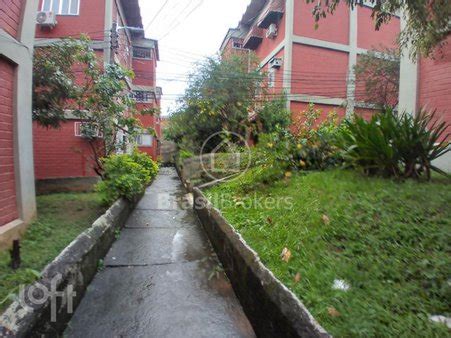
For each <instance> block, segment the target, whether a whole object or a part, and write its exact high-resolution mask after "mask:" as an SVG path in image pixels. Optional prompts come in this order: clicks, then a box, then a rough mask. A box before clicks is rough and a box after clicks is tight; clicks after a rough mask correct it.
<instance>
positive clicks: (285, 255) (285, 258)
mask: <svg viewBox="0 0 451 338" xmlns="http://www.w3.org/2000/svg"><path fill="white" fill-rule="evenodd" d="M280 257H282V260H283V261H284V262H286V263H288V261H289V260H290V258H291V251H290V250H289V249H288V248H283V250H282V253H281V254H280Z"/></svg>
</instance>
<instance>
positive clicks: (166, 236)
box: [65, 168, 255, 338]
mask: <svg viewBox="0 0 451 338" xmlns="http://www.w3.org/2000/svg"><path fill="white" fill-rule="evenodd" d="M185 193H186V192H185V190H184V188H183V186H182V185H181V183H180V180H179V178H178V176H177V174H176V172H175V170H174V169H173V168H162V169H161V170H160V174H159V175H158V177H157V178H156V180H155V182H154V183H153V184H152V185H151V186H150V187H149V188H148V189H147V190H146V194H145V195H144V197H143V198H142V200H141V201H140V202H139V203H138V205H137V207H136V209H135V210H134V211H133V213H132V214H131V215H130V217H129V219H128V220H127V222H126V225H125V228H124V229H123V231H122V232H121V234H120V237H119V239H118V240H117V241H116V242H115V243H114V244H113V247H112V248H111V250H110V251H109V253H108V254H107V256H106V257H105V262H104V264H105V268H104V270H102V271H100V272H99V273H98V274H97V275H96V277H95V278H94V280H93V282H92V283H91V285H90V286H89V287H88V290H87V292H86V294H85V296H84V298H83V300H82V302H81V303H80V305H79V307H78V308H77V310H76V312H75V314H74V316H73V318H72V320H71V322H70V323H69V326H68V328H67V330H66V332H65V335H67V336H69V337H84V338H86V337H96V338H100V337H209V338H210V337H254V336H255V334H254V332H253V330H252V327H251V326H250V324H249V322H248V320H247V318H246V316H245V315H244V313H243V310H242V308H241V306H240V304H239V302H238V300H237V298H236V296H235V294H234V292H233V289H232V287H231V285H230V282H229V281H228V280H227V278H226V277H225V275H224V273H223V272H222V268H221V265H220V263H219V261H218V259H217V257H216V255H215V253H214V251H213V249H212V247H211V244H210V242H209V241H208V239H207V237H206V235H205V233H204V231H203V229H202V227H201V225H200V224H199V221H198V219H197V217H196V216H195V214H194V212H193V210H192V209H191V207H189V205H188V203H187V201H186V200H185Z"/></svg>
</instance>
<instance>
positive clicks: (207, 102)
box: [166, 53, 263, 152]
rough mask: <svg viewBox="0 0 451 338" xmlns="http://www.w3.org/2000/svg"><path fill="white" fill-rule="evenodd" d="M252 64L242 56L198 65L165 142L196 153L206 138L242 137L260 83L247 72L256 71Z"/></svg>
mask: <svg viewBox="0 0 451 338" xmlns="http://www.w3.org/2000/svg"><path fill="white" fill-rule="evenodd" d="M255 60H256V59H255V57H254V56H253V55H252V54H249V55H248V54H247V53H246V54H245V55H243V56H236V57H230V58H226V59H219V58H207V59H205V60H204V61H203V62H201V63H200V64H199V65H198V66H197V68H196V69H195V70H194V71H193V73H192V74H191V75H190V77H189V78H190V81H189V84H188V89H187V90H186V92H185V95H184V96H183V98H182V99H181V100H180V102H179V107H178V109H177V110H176V111H175V112H174V113H173V114H172V115H171V118H170V123H169V126H168V130H167V131H166V135H167V136H168V138H169V139H171V140H173V141H175V142H177V143H178V144H179V145H180V146H181V148H184V149H187V150H190V151H193V152H197V151H199V150H200V148H201V147H202V144H203V143H204V142H205V140H206V139H207V138H208V137H209V136H210V135H213V134H215V133H217V132H220V131H222V130H225V131H229V132H235V133H237V134H240V135H243V136H244V135H245V131H246V127H247V126H248V124H249V123H248V117H249V113H250V112H251V111H253V109H254V108H255V106H256V104H257V101H258V100H257V99H256V92H257V88H260V87H261V84H262V81H263V75H262V74H260V73H259V72H257V71H250V72H249V69H255V68H256V64H255ZM211 146H212V148H214V147H215V145H214V144H212V145H211ZM207 150H209V149H207Z"/></svg>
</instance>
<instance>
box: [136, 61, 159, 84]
mask: <svg viewBox="0 0 451 338" xmlns="http://www.w3.org/2000/svg"><path fill="white" fill-rule="evenodd" d="M132 64H133V71H134V72H135V78H134V79H133V84H136V85H143V86H151V87H154V86H155V84H156V71H157V70H156V62H155V60H145V59H136V58H133V63H132Z"/></svg>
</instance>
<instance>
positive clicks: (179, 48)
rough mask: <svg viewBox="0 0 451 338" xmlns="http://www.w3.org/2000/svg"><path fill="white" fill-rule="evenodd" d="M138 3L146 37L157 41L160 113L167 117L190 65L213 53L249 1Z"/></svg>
mask: <svg viewBox="0 0 451 338" xmlns="http://www.w3.org/2000/svg"><path fill="white" fill-rule="evenodd" d="M139 3H140V6H141V16H142V19H143V24H144V28H145V29H146V37H148V38H152V39H156V40H158V41H159V49H160V62H159V63H158V67H157V86H160V87H162V88H163V98H162V101H161V106H162V107H161V110H162V114H163V115H167V114H168V112H169V111H170V109H171V107H174V104H175V100H176V98H177V95H181V94H183V93H184V91H185V87H186V76H187V74H188V73H189V72H190V70H191V69H192V67H193V65H192V64H193V62H196V61H198V60H200V59H202V58H203V57H204V56H210V55H214V54H215V53H217V51H218V49H219V47H220V45H221V42H222V40H223V39H224V36H225V34H226V33H227V30H228V29H229V28H231V27H236V26H237V24H238V22H239V20H240V19H241V16H242V15H243V13H244V11H245V9H246V7H247V6H248V4H249V3H250V0H139ZM160 10H161V12H160V13H159V14H158V12H159V11H160ZM157 14H158V15H157ZM154 17H155V20H154V21H153V22H152V23H151V21H152V19H153V18H154ZM149 24H150V25H149Z"/></svg>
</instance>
